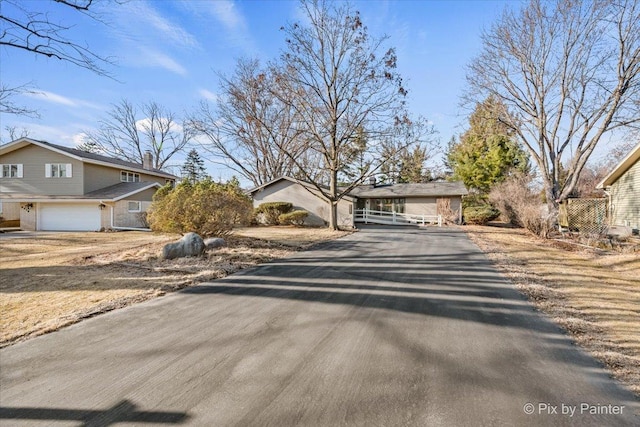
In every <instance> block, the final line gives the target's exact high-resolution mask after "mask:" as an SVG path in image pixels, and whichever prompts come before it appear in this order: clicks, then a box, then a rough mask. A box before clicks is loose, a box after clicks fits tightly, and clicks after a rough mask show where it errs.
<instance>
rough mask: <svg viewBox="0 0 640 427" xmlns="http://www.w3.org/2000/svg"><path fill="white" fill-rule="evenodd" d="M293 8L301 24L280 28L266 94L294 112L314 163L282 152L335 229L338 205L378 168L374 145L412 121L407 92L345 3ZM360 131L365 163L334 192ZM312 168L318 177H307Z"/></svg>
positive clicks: (388, 53) (391, 56)
mask: <svg viewBox="0 0 640 427" xmlns="http://www.w3.org/2000/svg"><path fill="white" fill-rule="evenodd" d="M301 8H302V12H303V14H304V17H305V20H304V22H302V23H294V24H292V25H288V26H286V27H283V31H284V33H285V34H286V43H287V48H286V50H285V51H284V52H283V53H282V55H281V58H280V61H279V62H278V63H277V64H275V65H274V68H273V69H274V74H275V76H276V77H275V83H276V84H275V86H274V88H273V90H274V93H275V94H276V96H277V97H278V99H280V101H281V102H284V103H287V104H288V105H290V106H291V107H292V108H293V109H294V113H295V115H296V117H297V120H298V127H297V129H298V130H299V132H300V138H301V139H302V141H305V144H306V145H305V147H306V149H307V150H310V151H311V152H313V153H316V154H317V155H318V156H320V160H321V163H320V164H319V165H313V166H314V167H309V166H307V165H303V164H301V163H300V162H299V161H298V159H297V158H296V157H295V156H294V155H289V157H290V158H291V160H293V161H294V163H295V165H296V166H297V167H298V169H299V170H300V171H301V174H302V175H303V176H304V177H305V178H306V179H307V180H308V181H310V182H311V183H312V184H314V186H315V187H316V189H317V190H318V192H319V193H320V194H321V195H322V197H323V198H324V199H325V200H327V202H328V203H329V204H330V208H331V209H330V212H331V215H330V221H329V226H330V228H334V229H335V228H336V227H337V203H338V201H339V200H340V199H341V198H342V197H344V196H345V195H346V194H347V193H348V191H350V190H351V188H353V187H354V186H355V185H357V184H358V183H360V182H361V181H362V180H363V179H364V178H365V177H366V176H368V175H369V174H370V173H372V172H374V171H377V170H378V169H379V168H380V166H381V165H382V164H383V161H382V157H381V156H380V152H381V149H382V143H383V142H384V141H385V140H388V139H392V138H395V137H397V136H399V135H400V134H401V132H398V128H401V127H409V126H410V125H411V124H412V123H411V121H410V120H409V119H408V118H407V115H406V113H405V100H404V99H405V96H406V94H407V90H406V89H405V87H404V85H403V81H402V78H401V77H400V75H399V74H398V72H397V68H396V60H397V58H396V53H395V50H394V49H392V48H390V49H383V43H384V41H385V39H384V38H382V39H374V38H372V37H371V36H370V35H369V32H368V30H367V27H366V26H365V25H364V24H363V22H362V20H361V18H360V14H359V13H358V12H357V11H354V10H353V9H352V8H351V6H349V5H345V4H342V3H333V2H325V1H303V2H302V3H301ZM362 129H364V130H365V132H366V135H367V143H366V151H367V157H366V158H367V159H368V160H367V162H366V164H364V165H363V166H364V167H363V168H362V169H361V170H360V171H359V173H358V174H356V175H354V176H353V182H352V183H351V184H349V185H347V186H346V187H345V188H338V176H339V173H340V171H342V170H344V169H345V166H346V165H347V164H348V163H351V162H352V161H354V160H356V159H357V157H360V156H361V155H362V153H359V150H354V149H353V147H354V141H357V140H358V135H359V134H360V133H361V132H362ZM416 137H417V136H416ZM414 142H415V140H412V141H407V140H405V141H403V142H402V144H404V145H409V144H411V143H414ZM351 154H353V155H356V158H353V157H351ZM318 166H319V168H320V170H321V171H322V172H323V173H322V174H320V177H321V178H318V177H317V176H314V173H315V172H316V171H317V169H318ZM323 184H328V187H325V186H324V185H323Z"/></svg>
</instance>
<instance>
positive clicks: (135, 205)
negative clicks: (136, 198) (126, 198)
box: [129, 202, 142, 212]
mask: <svg viewBox="0 0 640 427" xmlns="http://www.w3.org/2000/svg"><path fill="white" fill-rule="evenodd" d="M141 204H142V203H140V202H129V212H140V211H142V206H141Z"/></svg>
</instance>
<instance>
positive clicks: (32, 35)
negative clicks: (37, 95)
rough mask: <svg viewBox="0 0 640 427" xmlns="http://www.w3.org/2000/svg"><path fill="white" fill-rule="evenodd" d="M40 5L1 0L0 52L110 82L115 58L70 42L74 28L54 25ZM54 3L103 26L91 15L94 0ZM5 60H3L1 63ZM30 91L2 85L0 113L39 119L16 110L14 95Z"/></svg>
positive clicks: (23, 109)
mask: <svg viewBox="0 0 640 427" xmlns="http://www.w3.org/2000/svg"><path fill="white" fill-rule="evenodd" d="M100 1H103V2H106V1H109V0H100ZM43 3H44V0H42V1H14V0H0V49H2V48H7V49H12V50H16V51H22V52H28V53H32V54H34V55H36V56H44V57H47V58H53V59H58V60H60V61H64V62H67V63H70V64H73V65H75V66H78V67H80V68H84V69H87V70H89V71H91V72H93V73H96V74H98V75H100V76H106V77H109V78H113V75H112V74H111V73H110V72H109V71H108V69H109V68H110V67H111V66H113V65H114V63H115V60H114V58H110V57H105V56H101V55H99V54H97V53H95V52H93V51H92V50H91V48H90V47H89V46H88V45H86V44H82V43H80V42H78V41H75V40H72V39H71V38H69V37H68V33H69V31H70V30H71V29H72V28H73V25H69V24H64V23H61V22H54V21H53V20H52V19H51V17H50V15H49V14H48V13H46V12H43V11H41V10H40V9H41V6H42V5H43ZM53 3H55V4H57V5H58V6H59V7H60V8H66V9H72V10H74V11H76V12H77V13H79V14H82V15H84V16H87V17H89V18H91V19H93V20H96V21H100V22H102V21H101V18H100V16H99V15H98V14H97V13H94V12H93V8H92V6H94V4H95V3H94V0H54V1H53ZM6 60H7V59H6V58H3V61H6ZM30 88H31V85H29V84H25V85H19V86H16V87H10V86H8V85H6V84H4V83H3V84H2V85H0V112H2V113H8V114H17V115H23V116H28V117H38V113H37V111H35V110H32V109H29V108H26V107H22V106H19V105H18V104H17V103H16V102H15V101H14V99H15V97H16V96H17V95H19V94H21V93H25V92H29V91H30Z"/></svg>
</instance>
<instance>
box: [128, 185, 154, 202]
mask: <svg viewBox="0 0 640 427" xmlns="http://www.w3.org/2000/svg"><path fill="white" fill-rule="evenodd" d="M156 191H158V189H157V188H149V189H148V190H144V191H141V192H139V193H136V194H134V195H133V196H129V197H127V198H125V199H123V200H131V201H141V202H150V201H152V200H153V195H154V194H156ZM143 205H144V203H143Z"/></svg>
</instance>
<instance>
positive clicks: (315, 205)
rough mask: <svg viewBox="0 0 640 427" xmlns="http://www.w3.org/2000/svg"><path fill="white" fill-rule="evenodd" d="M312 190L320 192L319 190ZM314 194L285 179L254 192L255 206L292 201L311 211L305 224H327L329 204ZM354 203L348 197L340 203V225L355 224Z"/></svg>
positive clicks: (296, 207)
mask: <svg viewBox="0 0 640 427" xmlns="http://www.w3.org/2000/svg"><path fill="white" fill-rule="evenodd" d="M311 191H313V193H314V194H318V192H317V190H311ZM314 194H312V193H310V192H309V191H308V190H306V189H305V188H304V187H303V186H302V185H300V184H298V183H295V182H291V181H287V180H286V179H283V180H280V181H278V182H275V183H273V184H271V185H269V186H267V187H265V188H263V189H261V190H258V191H256V192H255V193H253V206H254V207H258V206H259V205H260V204H262V203H267V202H290V203H292V204H293V209H304V210H306V211H307V212H309V216H308V217H307V219H306V220H305V225H311V226H322V225H326V224H327V223H328V222H329V214H330V210H329V204H328V203H327V202H326V201H324V200H322V199H320V198H319V197H317V196H315V195H314ZM352 205H353V204H352V202H351V200H347V199H343V200H341V201H340V202H339V203H338V225H339V226H342V227H352V226H353V214H352V213H351V212H352V211H353V206H352ZM350 207H351V208H350Z"/></svg>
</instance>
